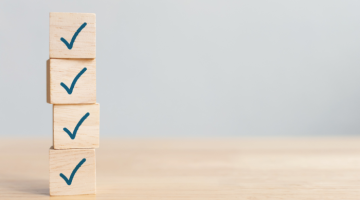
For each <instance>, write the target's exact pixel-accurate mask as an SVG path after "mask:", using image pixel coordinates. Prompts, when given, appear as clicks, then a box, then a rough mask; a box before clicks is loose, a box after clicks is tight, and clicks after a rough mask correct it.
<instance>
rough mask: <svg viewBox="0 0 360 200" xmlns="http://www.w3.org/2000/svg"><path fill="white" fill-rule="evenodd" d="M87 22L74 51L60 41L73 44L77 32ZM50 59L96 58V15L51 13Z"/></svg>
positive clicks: (76, 41) (75, 42)
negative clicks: (63, 40)
mask: <svg viewBox="0 0 360 200" xmlns="http://www.w3.org/2000/svg"><path fill="white" fill-rule="evenodd" d="M84 22H86V23H87V24H86V26H85V27H84V28H83V29H82V30H81V31H80V32H79V34H78V35H77V37H76V39H75V41H74V43H73V47H72V49H71V50H70V49H68V48H67V47H66V45H65V44H64V43H63V42H62V41H61V40H60V38H64V39H65V40H66V41H67V42H68V43H70V42H71V40H72V37H73V36H74V34H75V32H76V31H77V30H78V29H79V28H80V26H81V25H82V24H83V23H84ZM49 33H50V36H49V39H50V58H95V56H96V15H95V14H93V13H58V12H52V13H50V30H49Z"/></svg>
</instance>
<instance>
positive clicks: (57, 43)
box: [47, 13, 100, 195]
mask: <svg viewBox="0 0 360 200" xmlns="http://www.w3.org/2000/svg"><path fill="white" fill-rule="evenodd" d="M95 55H96V15H95V14H90V13H50V59H49V60H48V61H47V102H48V103H50V104H53V147H51V148H50V195H78V194H95V193H96V162H95V148H98V147H99V124H100V105H99V104H98V103H96V60H95Z"/></svg>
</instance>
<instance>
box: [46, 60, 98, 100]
mask: <svg viewBox="0 0 360 200" xmlns="http://www.w3.org/2000/svg"><path fill="white" fill-rule="evenodd" d="M84 68H86V71H85V72H84V73H83V74H82V75H81V76H80V78H79V79H78V80H77V81H76V84H75V85H74V89H73V92H72V93H71V94H69V93H68V92H67V91H66V90H65V89H64V87H62V86H61V85H60V84H61V83H64V84H65V85H66V86H67V87H68V88H70V87H71V84H72V83H73V81H74V79H75V77H76V76H77V75H78V74H79V73H80V72H81V71H82V70H83V69H84ZM47 70H48V73H47V74H48V75H49V76H50V78H48V79H47V80H48V83H47V84H48V90H47V91H48V92H49V94H48V103H50V104H86V103H89V104H94V103H96V60H95V59H92V60H90V59H50V62H49V66H47Z"/></svg>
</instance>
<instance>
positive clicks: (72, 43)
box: [60, 22, 87, 50]
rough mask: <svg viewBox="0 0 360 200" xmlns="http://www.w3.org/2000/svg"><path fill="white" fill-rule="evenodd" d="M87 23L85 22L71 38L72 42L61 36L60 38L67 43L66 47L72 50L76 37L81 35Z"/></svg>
mask: <svg viewBox="0 0 360 200" xmlns="http://www.w3.org/2000/svg"><path fill="white" fill-rule="evenodd" d="M86 25H87V23H86V22H84V23H83V24H82V25H81V26H80V27H79V28H78V30H77V31H76V32H75V33H74V35H73V37H72V38H71V42H70V44H69V43H68V41H66V40H65V39H64V38H63V37H62V38H60V40H61V41H62V42H63V43H64V44H65V45H66V47H67V48H68V49H69V50H71V49H72V48H73V45H74V42H75V39H76V37H77V36H78V35H79V33H80V32H81V31H82V30H83V28H85V26H86Z"/></svg>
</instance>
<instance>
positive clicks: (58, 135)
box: [53, 104, 100, 149]
mask: <svg viewBox="0 0 360 200" xmlns="http://www.w3.org/2000/svg"><path fill="white" fill-rule="evenodd" d="M53 114H54V119H53V128H54V133H53V140H54V141H53V142H54V149H71V148H98V147H99V124H100V105H99V104H89V105H54V106H53Z"/></svg>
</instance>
